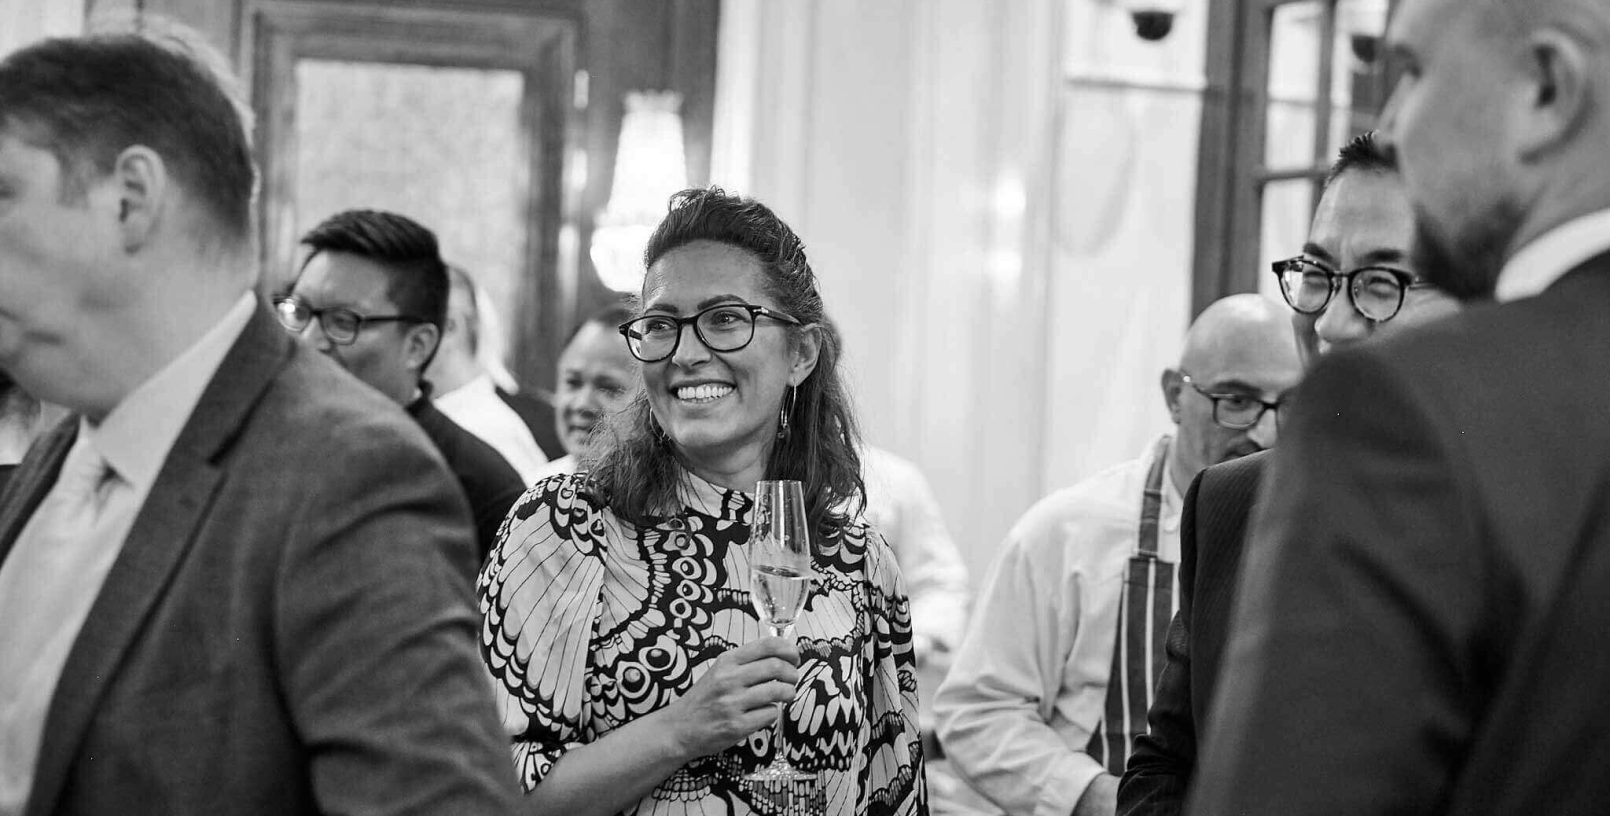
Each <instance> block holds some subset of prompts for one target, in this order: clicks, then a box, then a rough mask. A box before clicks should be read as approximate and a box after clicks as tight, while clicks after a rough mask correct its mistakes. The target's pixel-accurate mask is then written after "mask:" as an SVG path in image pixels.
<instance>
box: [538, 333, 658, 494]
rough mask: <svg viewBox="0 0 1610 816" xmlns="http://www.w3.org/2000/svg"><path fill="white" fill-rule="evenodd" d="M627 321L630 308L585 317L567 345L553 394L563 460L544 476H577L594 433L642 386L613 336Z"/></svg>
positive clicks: (632, 363)
mask: <svg viewBox="0 0 1610 816" xmlns="http://www.w3.org/2000/svg"><path fill="white" fill-rule="evenodd" d="M631 317H632V310H631V307H629V306H627V305H626V304H624V303H611V304H610V305H608V306H605V307H604V308H602V309H599V310H598V311H596V312H593V313H592V314H590V315H588V316H587V319H585V320H583V321H582V322H581V324H580V325H578V326H576V330H575V331H573V332H571V333H570V338H569V339H567V340H566V341H565V348H564V350H563V351H561V352H560V353H559V382H558V383H557V384H555V386H554V389H553V420H554V426H555V430H557V431H558V433H559V441H560V442H561V443H563V444H564V446H565V455H564V456H562V457H560V458H558V459H555V460H554V461H552V462H549V463H548V464H547V466H546V467H545V468H544V469H543V471H542V475H543V476H554V475H559V474H565V473H575V472H576V466H577V464H578V463H579V462H582V461H584V460H587V459H589V458H590V457H589V440H590V439H591V438H592V434H593V429H594V428H596V427H598V425H599V422H600V421H602V420H603V419H604V418H605V417H607V416H610V415H611V414H615V413H618V412H620V411H621V410H622V409H623V408H625V407H626V406H627V405H629V404H631V401H632V396H633V394H634V393H635V392H636V390H637V386H638V383H640V382H641V380H640V379H639V375H638V371H637V360H636V359H635V358H633V357H632V353H631V351H630V350H628V349H627V348H626V343H625V342H623V341H622V339H621V336H620V333H619V332H617V331H616V327H617V326H619V325H620V324H622V323H624V322H626V321H627V320H629V319H631Z"/></svg>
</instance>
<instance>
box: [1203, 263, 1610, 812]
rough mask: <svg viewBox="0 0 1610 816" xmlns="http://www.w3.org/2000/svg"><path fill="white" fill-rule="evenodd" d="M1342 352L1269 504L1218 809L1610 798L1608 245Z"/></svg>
mask: <svg viewBox="0 0 1610 816" xmlns="http://www.w3.org/2000/svg"><path fill="white" fill-rule="evenodd" d="M1366 345H1367V347H1365V348H1360V349H1357V350H1351V349H1350V350H1346V351H1342V352H1337V353H1336V354H1333V355H1331V356H1330V357H1328V358H1326V359H1325V360H1323V361H1321V362H1320V364H1319V365H1318V366H1317V367H1316V368H1315V370H1314V371H1313V373H1312V374H1311V375H1309V378H1308V380H1307V381H1306V382H1305V383H1304V385H1303V387H1302V389H1301V391H1300V393H1299V394H1298V395H1297V398H1296V404H1295V405H1294V406H1293V410H1292V415H1291V417H1290V418H1289V419H1288V420H1287V425H1288V426H1289V430H1287V431H1286V432H1283V433H1282V434H1281V441H1280V447H1279V448H1278V449H1277V450H1276V451H1275V457H1274V463H1273V465H1272V467H1271V470H1270V474H1269V478H1268V482H1269V483H1270V484H1271V485H1279V486H1280V495H1281V500H1280V501H1278V502H1265V503H1264V504H1263V505H1262V506H1261V507H1260V510H1259V512H1258V515H1257V516H1256V517H1255V520H1254V523H1253V534H1252V538H1251V540H1250V541H1249V542H1248V549H1247V554H1246V561H1245V565H1244V569H1243V570H1242V582H1243V583H1242V590H1241V599H1240V602H1239V604H1238V606H1237V610H1236V614H1235V626H1234V629H1233V634H1232V635H1231V640H1230V647H1229V651H1228V653H1227V657H1226V661H1225V668H1224V675H1223V677H1222V680H1221V682H1220V683H1219V687H1218V699H1217V700H1216V701H1215V702H1214V708H1213V717H1214V726H1213V730H1212V731H1211V732H1209V733H1208V735H1207V740H1206V742H1205V744H1204V746H1203V755H1202V763H1201V773H1200V774H1199V775H1198V782H1197V784H1196V787H1195V789H1194V791H1193V793H1192V801H1193V802H1194V803H1195V804H1196V805H1197V807H1195V808H1194V810H1195V812H1197V813H1203V814H1232V813H1234V814H1264V813H1268V814H1291V813H1303V814H1332V813H1335V814H1343V813H1345V814H1349V816H1361V815H1362V814H1385V813H1392V814H1399V813H1404V814H1406V813H1415V814H1441V813H1457V814H1515V813H1539V814H1541V813H1547V814H1550V816H1561V815H1562V814H1564V815H1565V816H1570V815H1571V814H1602V813H1605V812H1606V810H1607V808H1610V774H1607V773H1605V771H1604V769H1606V768H1610V704H1607V703H1606V699H1605V693H1606V689H1610V375H1607V373H1606V366H1605V359H1606V357H1605V355H1606V351H1607V350H1610V256H1603V257H1600V258H1598V259H1596V260H1593V261H1590V262H1589V263H1587V264H1585V265H1584V266H1583V267H1581V268H1579V269H1577V270H1576V271H1574V272H1572V273H1571V274H1569V275H1567V276H1566V277H1565V278H1563V279H1561V280H1560V281H1558V282H1556V283H1555V284H1554V285H1553V286H1551V287H1550V288H1549V289H1548V290H1547V291H1545V292H1544V293H1542V294H1541V295H1539V296H1537V297H1534V298H1529V299H1526V300H1522V301H1518V302H1515V303H1509V304H1504V305H1491V304H1489V305H1487V306H1483V307H1479V308H1475V309H1471V310H1467V311H1466V312H1464V313H1463V314H1461V315H1459V316H1457V317H1454V318H1451V319H1449V320H1446V321H1441V322H1438V323H1436V324H1433V325H1430V326H1426V327H1423V328H1421V329H1419V330H1417V331H1415V332H1410V333H1407V334H1405V335H1403V336H1401V337H1396V338H1392V339H1391V340H1388V341H1385V342H1381V343H1373V344H1366Z"/></svg>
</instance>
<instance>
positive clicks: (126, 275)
mask: <svg viewBox="0 0 1610 816" xmlns="http://www.w3.org/2000/svg"><path fill="white" fill-rule="evenodd" d="M198 47H199V46H194V45H191V44H189V43H187V42H185V41H183V40H181V39H175V38H164V39H163V40H162V41H160V42H158V41H156V40H155V39H153V38H152V37H148V36H134V35H98V36H93V37H85V38H78V39H59V40H49V41H46V42H43V43H39V44H35V45H33V46H30V47H28V48H25V49H22V50H20V51H18V52H16V53H14V54H12V55H11V56H9V57H7V58H6V59H5V60H4V61H3V62H0V368H3V369H4V370H5V371H6V372H7V373H8V374H10V375H11V376H12V377H13V378H15V380H16V381H17V383H18V385H19V386H21V387H22V388H23V389H24V390H26V391H27V392H28V393H30V394H32V395H33V396H35V397H38V398H40V399H42V400H46V401H48V402H51V403H55V404H59V405H62V406H66V407H67V408H68V409H70V410H71V411H72V412H73V415H72V416H71V417H70V418H69V419H68V420H66V421H64V422H62V423H61V424H60V425H59V426H58V427H56V428H55V429H54V430H53V431H51V432H50V433H49V434H48V435H46V436H45V437H44V438H43V439H41V440H40V441H39V443H38V444H36V445H35V446H34V447H33V449H32V451H31V452H30V453H29V454H28V456H27V458H26V459H25V460H24V461H23V463H22V464H21V466H20V467H19V468H18V470H17V471H16V473H15V474H14V476H13V477H12V484H11V486H10V487H9V488H8V490H7V491H6V494H5V502H4V503H3V504H0V622H3V623H0V814H7V816H10V815H11V814H22V815H23V816H47V815H48V816H92V815H93V814H110V813H116V814H120V816H122V815H126V814H132V815H133V816H142V815H143V814H151V816H158V814H163V815H166V814H202V813H228V814H237V815H240V816H269V815H270V814H308V815H309V816H312V814H326V813H364V814H440V813H453V814H504V813H509V812H511V809H512V807H513V805H514V799H515V793H514V787H513V777H512V774H511V769H510V767H509V761H508V755H507V752H506V750H505V748H504V740H503V739H502V738H501V737H500V734H499V729H498V724H497V719H496V715H495V713H494V710H493V702H492V695H491V689H490V688H489V684H488V683H487V680H486V675H485V669H484V668H483V667H482V665H481V661H480V659H479V657H478V655H477V654H476V647H475V632H476V629H477V625H478V621H479V618H478V616H477V615H476V614H475V612H474V610H473V607H472V604H471V599H470V593H469V585H468V584H467V583H466V582H465V581H464V580H463V578H462V577H461V574H460V572H459V570H457V569H455V566H456V565H461V564H463V563H464V562H465V561H467V560H469V559H470V558H471V557H472V556H473V552H474V538H473V532H472V528H471V525H470V516H469V509H468V507H466V505H465V502H464V499H463V497H462V496H461V495H460V493H459V491H458V489H457V487H456V485H455V484H454V482H453V479H452V476H451V475H450V474H449V473H448V472H447V469H446V468H445V467H443V465H442V463H441V459H440V457H439V456H437V455H436V453H435V452H434V451H433V450H432V448H431V445H430V442H429V440H427V439H426V438H425V435H424V434H423V433H422V432H421V431H420V430H419V428H418V426H417V425H416V424H415V423H414V422H412V421H410V420H409V418H408V416H407V415H406V414H405V413H403V411H402V410H401V409H400V408H398V407H397V406H396V405H395V404H394V403H392V402H391V401H388V400H386V399H384V398H383V397H382V396H381V395H379V394H377V393H375V392H374V391H373V390H372V389H369V388H365V387H364V386H362V385H360V384H359V383H357V382H356V381H355V380H353V379H352V378H351V377H349V376H348V375H346V374H345V373H343V372H342V371H341V370H340V369H338V368H337V367H336V366H334V365H331V364H330V362H329V361H328V360H326V359H324V358H323V357H321V356H320V355H318V354H313V353H310V352H308V351H307V350H305V349H303V348H302V347H301V346H299V345H298V344H297V343H295V342H294V341H293V340H292V338H290V337H288V336H287V335H286V334H285V332H284V331H283V330H282V329H281V328H280V327H279V326H278V325H276V323H275V319H274V316H273V315H272V314H271V313H270V312H269V310H268V309H267V308H266V306H265V304H263V303H262V302H260V301H259V300H258V299H257V297H256V296H255V295H254V294H253V290H254V286H255V284H256V271H255V266H254V263H253V255H254V253H253V252H252V250H251V241H250V237H249V236H250V233H251V229H252V227H251V218H250V214H251V209H252V208H251V200H252V194H253V185H254V183H255V171H254V168H253V166H252V162H251V150H250V144H249V140H248V134H247V129H246V127H245V126H244V125H243V123H242V121H241V118H240V116H239V115H238V110H239V108H238V107H237V105H236V97H233V96H232V92H231V89H230V86H229V81H228V80H227V79H226V78H225V77H223V76H222V75H220V74H218V73H216V72H214V71H212V70H210V69H208V68H206V67H205V64H204V62H203V61H202V60H201V58H200V57H199V56H198V52H197V50H196V49H197V48H198Z"/></svg>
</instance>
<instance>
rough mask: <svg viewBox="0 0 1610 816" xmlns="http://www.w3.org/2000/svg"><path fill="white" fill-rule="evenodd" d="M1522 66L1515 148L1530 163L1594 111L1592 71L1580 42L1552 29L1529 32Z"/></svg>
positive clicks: (1554, 146) (1591, 64) (1577, 128)
mask: <svg viewBox="0 0 1610 816" xmlns="http://www.w3.org/2000/svg"><path fill="white" fill-rule="evenodd" d="M1524 67H1525V69H1526V78H1527V82H1526V84H1525V86H1524V88H1525V89H1526V93H1525V95H1524V96H1523V97H1522V98H1521V99H1520V105H1521V109H1520V110H1519V111H1518V112H1517V116H1518V117H1519V119H1520V123H1519V126H1518V133H1517V148H1518V150H1519V151H1520V155H1521V158H1523V159H1531V158H1535V157H1537V156H1539V155H1542V154H1546V153H1548V152H1549V151H1551V150H1553V149H1555V148H1557V147H1558V146H1559V145H1561V144H1562V143H1564V142H1566V141H1568V140H1569V138H1570V137H1571V136H1572V135H1574V134H1575V133H1576V132H1577V131H1578V130H1580V129H1581V128H1582V127H1583V125H1584V124H1585V123H1586V121H1587V118H1588V115H1589V113H1590V112H1591V111H1592V110H1593V109H1594V107H1595V99H1594V96H1593V94H1594V91H1595V90H1596V89H1595V88H1594V87H1592V85H1593V79H1594V76H1593V75H1594V73H1595V71H1594V70H1593V68H1594V66H1593V60H1592V58H1591V57H1590V56H1589V53H1588V50H1587V49H1585V48H1584V47H1583V45H1582V43H1581V42H1580V41H1579V40H1578V39H1577V38H1576V37H1574V36H1572V35H1571V34H1570V33H1568V32H1565V31H1561V30H1559V29H1553V28H1545V29H1541V30H1538V31H1534V32H1532V34H1531V35H1530V37H1529V38H1528V41H1527V44H1526V57H1525V63H1524ZM1598 90H1599V91H1600V92H1601V93H1603V92H1604V90H1605V89H1598Z"/></svg>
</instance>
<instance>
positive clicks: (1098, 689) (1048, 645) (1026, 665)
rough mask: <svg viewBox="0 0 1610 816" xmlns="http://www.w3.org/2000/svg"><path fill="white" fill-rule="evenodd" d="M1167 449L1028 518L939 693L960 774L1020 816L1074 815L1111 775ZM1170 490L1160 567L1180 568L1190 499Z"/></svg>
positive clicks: (1044, 503) (1059, 497)
mask: <svg viewBox="0 0 1610 816" xmlns="http://www.w3.org/2000/svg"><path fill="white" fill-rule="evenodd" d="M1155 448H1156V445H1155V443H1153V444H1148V446H1147V450H1146V452H1145V454H1143V455H1142V456H1141V457H1140V458H1139V459H1136V460H1134V461H1131V462H1128V463H1126V464H1123V465H1119V466H1117V467H1114V468H1112V469H1110V470H1107V471H1105V472H1103V473H1100V474H1097V475H1095V476H1092V477H1091V478H1089V479H1086V480H1085V481H1083V482H1080V483H1079V484H1077V485H1074V486H1073V487H1069V488H1065V489H1063V490H1061V491H1058V492H1056V493H1053V494H1051V495H1050V496H1048V497H1046V498H1045V499H1042V500H1041V501H1040V502H1038V503H1037V504H1035V505H1034V506H1033V507H1032V508H1030V509H1029V511H1028V513H1026V514H1024V516H1023V517H1022V518H1021V519H1019V520H1018V522H1017V524H1016V525H1014V526H1013V528H1012V531H1011V532H1010V533H1009V534H1008V535H1007V537H1006V541H1005V543H1004V544H1003V545H1002V547H1001V552H1000V554H999V555H998V556H997V558H996V560H995V563H994V564H993V565H992V566H991V568H990V572H989V575H988V576H987V577H986V578H985V580H984V586H983V589H982V590H981V591H980V593H979V600H978V605H977V608H976V609H975V610H974V613H973V619H972V621H971V623H970V624H969V626H968V628H967V635H966V637H964V638H963V639H962V644H961V648H960V649H959V650H958V651H957V653H956V655H955V660H954V662H953V663H952V664H951V669H950V673H949V674H948V675H947V676H946V677H945V681H944V682H943V683H941V684H940V687H939V692H938V694H937V695H936V696H935V699H934V713H935V715H936V718H937V720H938V731H939V739H940V742H941V743H942V744H943V745H944V748H945V754H946V757H947V758H948V759H949V760H950V764H951V766H952V767H953V768H955V770H956V772H957V773H958V775H960V776H961V777H962V778H963V779H964V780H966V781H967V783H968V784H969V785H971V786H972V787H973V788H974V789H976V790H977V791H978V792H980V793H982V794H983V795H984V796H986V797H988V798H989V799H990V800H992V801H993V802H994V803H995V804H996V805H997V806H999V807H1000V808H1001V809H1003V810H1005V811H1006V812H1008V813H1011V814H1014V816H1016V815H1017V814H1024V815H1025V816H1026V814H1035V816H1067V814H1069V813H1071V812H1073V808H1074V805H1076V804H1077V803H1078V801H1079V797H1080V796H1082V795H1083V794H1084V791H1085V788H1086V787H1088V786H1089V785H1090V783H1091V781H1092V780H1094V779H1095V778H1096V777H1097V776H1099V775H1100V774H1101V773H1103V768H1102V766H1101V764H1100V763H1099V762H1097V761H1096V760H1095V759H1094V758H1092V757H1091V756H1090V755H1089V754H1087V753H1085V746H1086V745H1087V744H1088V743H1089V741H1090V734H1091V732H1092V731H1093V730H1094V729H1095V727H1096V725H1097V724H1098V723H1099V722H1100V721H1101V717H1102V712H1103V710H1104V706H1105V703H1106V700H1107V683H1108V680H1109V679H1110V678H1111V675H1112V658H1113V647H1114V645H1115V641H1116V638H1117V630H1118V616H1119V601H1120V597H1121V593H1122V585H1123V578H1124V572H1125V568H1126V565H1127V564H1128V562H1129V559H1130V557H1131V556H1133V555H1135V554H1136V553H1137V551H1138V547H1139V536H1140V512H1141V494H1142V492H1143V491H1144V489H1145V486H1146V475H1147V472H1148V471H1149V470H1150V468H1151V463H1152V456H1153V455H1154V450H1155ZM1164 455H1166V454H1164ZM1163 484H1164V487H1163V507H1162V512H1161V515H1160V518H1159V527H1160V529H1159V535H1158V549H1159V556H1160V557H1161V558H1162V559H1163V560H1165V561H1170V562H1174V563H1178V561H1179V556H1180V504H1181V502H1180V494H1179V490H1178V489H1177V488H1176V487H1175V485H1174V484H1173V480H1172V479H1168V478H1165V479H1164V480H1163ZM1175 596H1176V598H1177V597H1178V591H1177V587H1176V592H1175ZM1176 606H1177V602H1176ZM980 812H986V813H989V812H994V813H998V812H1000V811H990V810H983V811H980Z"/></svg>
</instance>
